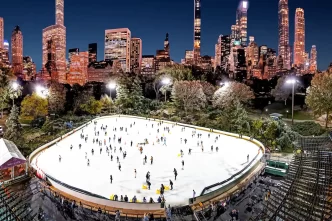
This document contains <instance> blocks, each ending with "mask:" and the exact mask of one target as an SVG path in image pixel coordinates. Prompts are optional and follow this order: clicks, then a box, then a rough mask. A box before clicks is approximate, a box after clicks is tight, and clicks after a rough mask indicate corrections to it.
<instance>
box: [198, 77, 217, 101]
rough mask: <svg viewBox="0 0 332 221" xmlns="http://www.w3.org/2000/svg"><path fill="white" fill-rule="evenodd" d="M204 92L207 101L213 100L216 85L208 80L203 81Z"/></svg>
mask: <svg viewBox="0 0 332 221" xmlns="http://www.w3.org/2000/svg"><path fill="white" fill-rule="evenodd" d="M201 85H202V89H203V92H204V94H205V96H206V100H207V101H212V99H213V95H214V93H215V92H216V87H215V86H213V85H212V84H210V83H209V82H206V81H201Z"/></svg>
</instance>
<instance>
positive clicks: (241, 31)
mask: <svg viewBox="0 0 332 221" xmlns="http://www.w3.org/2000/svg"><path fill="white" fill-rule="evenodd" d="M248 6H249V3H248V1H247V0H243V1H240V4H239V7H238V8H237V11H236V26H237V36H238V38H239V39H240V42H241V45H242V46H243V47H246V46H247V42H248V39H247V24H248V17H247V12H248Z"/></svg>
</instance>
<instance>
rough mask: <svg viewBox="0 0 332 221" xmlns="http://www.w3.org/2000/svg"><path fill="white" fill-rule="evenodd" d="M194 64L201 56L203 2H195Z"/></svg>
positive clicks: (199, 0)
mask: <svg viewBox="0 0 332 221" xmlns="http://www.w3.org/2000/svg"><path fill="white" fill-rule="evenodd" d="M194 8H195V9H194V64H196V65H197V64H198V63H199V59H200V56H201V0H194Z"/></svg>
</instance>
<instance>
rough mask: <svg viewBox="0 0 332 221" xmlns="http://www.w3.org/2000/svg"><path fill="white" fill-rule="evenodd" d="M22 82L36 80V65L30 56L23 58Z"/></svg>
mask: <svg viewBox="0 0 332 221" xmlns="http://www.w3.org/2000/svg"><path fill="white" fill-rule="evenodd" d="M22 79H23V80H24V81H33V80H35V79H36V64H35V63H34V62H33V61H32V58H31V57H30V56H26V57H23V77H22Z"/></svg>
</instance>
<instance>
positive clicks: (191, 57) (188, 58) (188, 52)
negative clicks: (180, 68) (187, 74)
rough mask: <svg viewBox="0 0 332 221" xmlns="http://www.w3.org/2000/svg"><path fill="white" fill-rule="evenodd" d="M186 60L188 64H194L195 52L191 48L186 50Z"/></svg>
mask: <svg viewBox="0 0 332 221" xmlns="http://www.w3.org/2000/svg"><path fill="white" fill-rule="evenodd" d="M184 60H185V64H186V65H193V64H194V52H193V51H191V50H186V51H185V55H184Z"/></svg>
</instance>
